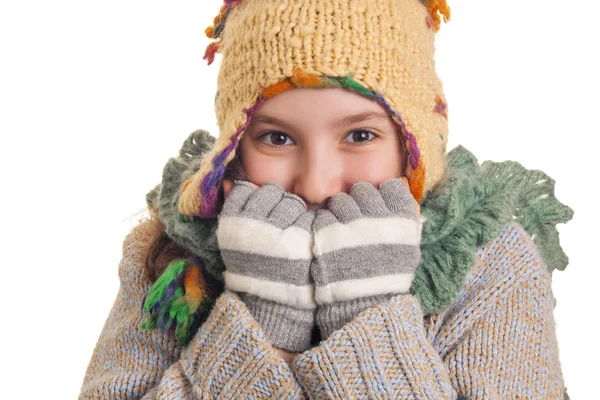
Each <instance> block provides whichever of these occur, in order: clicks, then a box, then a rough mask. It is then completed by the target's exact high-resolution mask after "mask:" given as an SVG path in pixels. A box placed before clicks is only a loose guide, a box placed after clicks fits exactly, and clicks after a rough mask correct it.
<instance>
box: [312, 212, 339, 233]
mask: <svg viewBox="0 0 600 400" xmlns="http://www.w3.org/2000/svg"><path fill="white" fill-rule="evenodd" d="M338 222H339V221H338V219H337V218H336V217H335V215H333V213H332V212H331V211H329V210H328V209H321V210H318V211H317V212H316V216H315V220H314V222H313V232H317V231H320V230H321V229H323V228H325V227H328V226H329V225H333V224H335V223H338Z"/></svg>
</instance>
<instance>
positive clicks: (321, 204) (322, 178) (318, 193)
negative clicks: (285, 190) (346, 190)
mask: <svg viewBox="0 0 600 400" xmlns="http://www.w3.org/2000/svg"><path fill="white" fill-rule="evenodd" d="M342 190H343V174H342V168H341V166H340V165H338V164H337V163H336V162H335V160H333V159H331V158H327V157H325V155H323V157H312V158H311V159H309V160H306V162H304V163H303V165H302V167H301V168H298V172H297V176H296V179H295V182H294V193H295V194H296V195H297V196H300V198H302V200H304V202H305V203H306V205H307V206H308V209H309V210H319V209H321V208H325V206H326V205H327V201H329V198H330V197H331V196H333V195H334V194H335V193H339V192H341V191H342Z"/></svg>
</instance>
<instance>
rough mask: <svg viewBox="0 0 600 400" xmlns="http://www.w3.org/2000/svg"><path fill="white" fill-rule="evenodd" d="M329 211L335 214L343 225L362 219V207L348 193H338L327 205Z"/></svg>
mask: <svg viewBox="0 0 600 400" xmlns="http://www.w3.org/2000/svg"><path fill="white" fill-rule="evenodd" d="M327 209H328V210H329V211H331V212H332V213H333V215H334V216H335V218H337V219H338V220H339V222H341V223H342V224H346V223H348V222H351V221H354V220H355V219H358V218H360V217H362V213H361V211H360V207H359V206H358V204H356V201H354V199H353V198H352V196H350V195H349V194H348V193H344V192H341V193H336V194H334V195H333V196H332V197H331V199H329V203H328V204H327Z"/></svg>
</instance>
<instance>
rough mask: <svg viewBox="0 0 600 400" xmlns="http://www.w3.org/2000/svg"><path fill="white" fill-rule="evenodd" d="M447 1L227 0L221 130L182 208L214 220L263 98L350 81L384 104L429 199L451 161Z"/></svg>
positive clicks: (220, 27) (218, 105) (222, 23)
mask: <svg viewBox="0 0 600 400" xmlns="http://www.w3.org/2000/svg"><path fill="white" fill-rule="evenodd" d="M440 14H441V15H442V16H443V17H444V20H445V21H447V20H448V19H449V17H450V9H449V8H448V6H447V5H446V1H445V0H337V1H335V2H334V1H331V0H293V1H291V0H225V4H224V5H223V6H222V7H221V10H220V12H219V15H218V16H217V17H215V19H214V25H213V26H211V27H209V28H208V29H207V30H206V35H207V36H208V37H210V38H214V39H219V40H217V41H215V42H213V43H211V44H210V45H209V46H208V48H207V51H206V54H205V59H207V60H208V63H209V65H210V64H211V63H212V61H213V60H214V56H215V53H216V52H218V53H220V54H222V61H221V68H220V70H219V75H218V81H217V86H218V91H217V96H216V99H215V110H216V116H217V120H218V125H219V132H220V134H219V137H218V139H217V141H216V143H215V145H214V147H213V148H212V150H211V151H210V152H209V153H208V154H207V155H206V156H205V157H204V159H203V162H202V165H201V166H200V169H199V170H198V172H197V173H196V174H195V175H193V176H192V177H191V178H189V179H188V180H187V181H186V182H184V184H183V185H182V187H181V193H180V198H179V211H180V213H181V214H183V215H186V216H202V217H213V216H215V215H216V212H217V210H216V209H215V205H216V200H217V197H218V196H217V193H218V192H217V191H218V188H219V187H220V184H221V180H222V178H223V174H224V172H225V167H226V166H227V164H228V163H229V162H230V161H231V160H232V159H233V158H234V156H235V152H236V150H237V147H238V143H239V140H240V139H241V136H242V134H243V132H244V131H245V129H246V127H247V126H248V124H249V123H250V120H251V118H252V115H253V114H254V112H255V111H256V110H257V109H258V108H259V107H260V105H261V104H262V103H263V102H264V101H265V100H266V99H269V98H271V97H273V96H275V95H277V94H279V93H281V92H283V91H285V90H288V89H291V88H294V87H345V88H347V89H350V90H352V91H354V92H356V93H358V94H360V95H363V96H365V97H368V98H370V99H373V100H376V101H378V102H379V103H380V104H381V105H382V106H383V107H384V108H385V109H386V110H387V111H388V113H389V114H390V116H391V117H392V118H393V120H394V121H395V122H396V123H397V124H398V126H399V127H400V129H401V132H402V134H403V136H404V139H405V140H406V144H407V146H406V147H407V149H408V151H409V153H410V156H409V174H408V177H409V183H410V189H411V193H412V194H413V196H414V197H415V199H416V200H417V201H421V200H422V199H423V198H424V196H426V195H427V193H428V191H429V190H431V189H432V188H433V187H435V186H436V185H437V184H438V183H439V182H440V180H441V179H442V176H443V174H444V170H445V168H446V157H445V153H446V145H447V142H448V121H447V119H448V116H447V106H446V101H445V98H444V93H443V90H442V82H441V80H440V79H439V78H438V76H437V74H436V71H435V62H434V39H435V34H436V32H437V30H438V29H439V26H440Z"/></svg>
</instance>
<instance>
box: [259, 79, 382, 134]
mask: <svg viewBox="0 0 600 400" xmlns="http://www.w3.org/2000/svg"><path fill="white" fill-rule="evenodd" d="M366 120H369V121H373V122H377V121H379V122H384V121H390V122H391V121H392V119H391V117H390V116H389V115H388V113H387V112H386V110H385V109H384V108H383V107H382V106H381V105H379V104H378V103H377V102H376V101H375V100H371V99H368V98H366V97H363V96H361V95H359V94H357V93H354V92H352V91H350V90H347V89H344V88H294V89H290V90H287V91H285V92H283V93H281V94H278V95H277V96H274V97H272V98H270V99H268V100H267V101H265V102H264V103H263V104H262V105H261V107H260V108H259V109H258V110H256V113H255V114H254V115H253V116H252V121H251V123H255V124H256V123H261V122H263V123H271V124H276V125H285V123H286V122H287V123H290V124H293V123H298V122H301V123H309V124H310V123H312V122H316V121H319V122H327V123H328V124H329V125H331V126H332V127H339V126H345V125H349V124H352V123H355V122H361V121H366Z"/></svg>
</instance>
